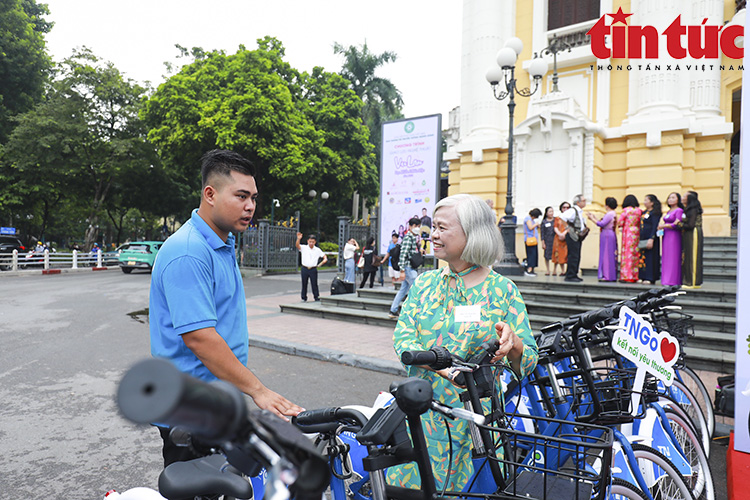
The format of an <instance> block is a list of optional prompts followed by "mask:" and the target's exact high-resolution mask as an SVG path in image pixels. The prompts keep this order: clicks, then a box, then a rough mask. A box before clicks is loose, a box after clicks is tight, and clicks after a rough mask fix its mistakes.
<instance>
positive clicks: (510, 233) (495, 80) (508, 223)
mask: <svg viewBox="0 0 750 500" xmlns="http://www.w3.org/2000/svg"><path fill="white" fill-rule="evenodd" d="M522 51H523V42H522V41H521V39H519V38H516V37H513V38H510V39H509V40H508V41H507V42H505V46H504V47H503V48H502V49H500V51H499V52H498V53H497V65H496V66H493V67H491V68H490V69H489V70H488V71H487V74H486V78H487V81H488V82H490V85H491V86H492V93H493V94H494V96H495V99H497V100H498V101H502V100H503V99H505V98H506V97H507V98H508V119H509V124H508V186H507V190H506V195H505V199H506V202H505V217H504V221H503V223H502V225H501V226H500V232H501V233H502V235H503V244H504V247H505V252H504V254H503V258H502V259H501V261H500V264H499V265H498V266H496V267H495V269H496V270H497V271H498V272H499V273H500V274H503V275H520V274H522V271H521V267H520V266H519V264H518V257H516V217H515V216H514V215H513V127H514V124H513V114H514V111H515V109H516V101H515V94H519V95H521V96H524V97H530V96H531V95H532V94H534V92H536V91H537V89H539V83H540V82H541V80H542V76H544V74H545V73H546V72H547V63H546V62H545V61H544V59H542V58H535V59H534V60H533V61H532V62H531V65H530V66H529V69H528V71H529V74H530V75H531V76H532V77H533V79H534V89H533V90H529V89H528V88H524V89H519V88H518V86H517V83H518V82H517V80H516V76H515V68H516V60H517V59H518V55H519V54H520V53H521V52H522ZM500 82H503V83H504V84H505V90H501V89H499V88H498V87H499V84H500Z"/></svg>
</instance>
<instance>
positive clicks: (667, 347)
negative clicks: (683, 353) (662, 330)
mask: <svg viewBox="0 0 750 500" xmlns="http://www.w3.org/2000/svg"><path fill="white" fill-rule="evenodd" d="M661 356H662V358H664V362H665V363H669V362H670V361H672V360H673V359H674V358H675V356H677V344H676V343H674V342H670V341H669V339H666V338H664V339H661Z"/></svg>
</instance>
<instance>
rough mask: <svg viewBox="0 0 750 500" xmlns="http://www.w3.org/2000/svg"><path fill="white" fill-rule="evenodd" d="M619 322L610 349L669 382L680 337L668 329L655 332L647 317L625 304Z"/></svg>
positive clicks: (678, 349) (668, 384)
mask: <svg viewBox="0 0 750 500" xmlns="http://www.w3.org/2000/svg"><path fill="white" fill-rule="evenodd" d="M618 326H619V328H618V329H617V330H615V334H614V336H613V338H612V349H613V350H614V351H615V352H616V353H618V354H621V355H622V356H623V357H624V358H626V359H629V360H630V361H632V362H633V363H635V365H636V366H637V367H638V368H639V370H640V369H642V370H645V371H646V372H648V373H650V374H652V375H653V376H655V377H656V378H658V379H659V380H661V381H663V382H664V383H665V384H666V385H667V386H670V385H672V380H674V369H673V368H672V365H674V364H675V362H676V361H677V358H678V356H679V354H680V344H679V341H678V340H677V339H675V338H674V337H672V336H671V335H670V334H669V333H668V332H658V333H657V332H655V331H654V329H653V327H652V326H651V324H650V323H649V322H648V321H646V320H645V319H643V318H642V317H641V316H640V315H639V314H638V313H636V312H635V311H633V310H632V309H630V308H629V307H626V306H623V307H622V309H620V323H619V325H618Z"/></svg>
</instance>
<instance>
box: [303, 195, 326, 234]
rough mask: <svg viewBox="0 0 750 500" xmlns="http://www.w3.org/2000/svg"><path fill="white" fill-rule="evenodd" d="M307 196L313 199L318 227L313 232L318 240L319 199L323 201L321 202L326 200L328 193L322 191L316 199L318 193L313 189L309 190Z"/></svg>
mask: <svg viewBox="0 0 750 500" xmlns="http://www.w3.org/2000/svg"><path fill="white" fill-rule="evenodd" d="M307 194H308V196H309V197H310V198H314V199H315V207H316V209H317V212H318V225H317V226H316V228H315V232H316V234H317V235H318V238H320V200H321V198H322V199H323V201H325V200H327V199H328V193H327V192H326V191H323V192H322V193H320V198H318V197H317V196H318V192H317V191H315V190H314V189H311V190H310V192H309V193H307Z"/></svg>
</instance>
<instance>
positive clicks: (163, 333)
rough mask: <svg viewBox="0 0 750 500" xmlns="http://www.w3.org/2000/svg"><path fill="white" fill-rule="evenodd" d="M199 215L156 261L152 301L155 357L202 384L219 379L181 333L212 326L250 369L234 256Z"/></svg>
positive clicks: (172, 238)
mask: <svg viewBox="0 0 750 500" xmlns="http://www.w3.org/2000/svg"><path fill="white" fill-rule="evenodd" d="M234 240H235V238H234V235H233V234H230V235H229V237H228V238H227V242H226V243H224V242H223V241H222V240H221V238H219V236H218V235H217V234H216V233H215V232H214V231H213V229H211V227H210V226H209V225H208V224H206V222H205V221H204V220H203V219H201V217H200V216H199V215H198V210H197V209H196V210H194V211H193V215H192V217H191V218H190V220H188V221H187V222H186V223H185V224H184V225H183V226H182V227H181V228H180V229H178V230H177V231H176V232H175V233H174V234H173V235H172V236H170V237H169V238H168V239H167V241H165V242H164V245H162V247H161V249H160V250H159V253H158V254H157V256H156V261H155V262H154V268H153V272H152V275H151V294H150V298H149V328H150V330H151V354H152V355H153V356H154V357H158V358H166V359H169V360H171V361H172V362H173V363H174V364H175V366H177V368H179V369H180V371H182V372H184V373H188V374H190V375H193V376H194V377H197V378H199V379H202V380H206V381H211V380H216V377H215V376H214V375H213V374H212V373H211V372H210V371H209V370H208V368H206V367H205V366H204V365H203V363H201V361H200V360H199V359H198V358H197V357H196V356H195V354H193V352H192V351H191V350H190V349H188V348H187V346H185V343H184V342H183V341H182V334H183V333H188V332H192V331H194V330H199V329H201V328H210V327H213V328H215V329H216V331H217V332H218V333H219V335H221V337H222V338H223V339H224V340H225V341H226V343H227V345H229V347H230V348H231V349H232V352H234V355H235V356H237V359H239V360H240V362H241V363H242V364H243V365H245V366H247V354H248V331H247V311H246V309H245V289H244V287H243V285H242V276H241V275H240V269H239V267H238V265H237V259H236V258H235V253H234Z"/></svg>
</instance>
